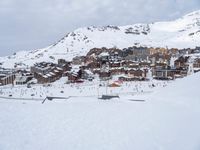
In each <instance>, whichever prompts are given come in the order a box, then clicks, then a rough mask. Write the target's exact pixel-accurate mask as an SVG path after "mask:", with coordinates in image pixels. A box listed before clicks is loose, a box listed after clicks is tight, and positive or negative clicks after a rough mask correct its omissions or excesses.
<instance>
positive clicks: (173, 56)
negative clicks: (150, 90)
mask: <svg viewBox="0 0 200 150" xmlns="http://www.w3.org/2000/svg"><path fill="white" fill-rule="evenodd" d="M198 71H200V47H196V48H194V49H190V48H188V49H175V48H173V49H166V48H147V47H129V48H125V49H123V50H121V49H117V48H110V49H107V48H93V49H91V50H90V51H89V52H88V53H87V55H86V56H77V57H74V58H73V59H72V61H66V60H64V59H58V62H57V63H52V62H37V63H35V64H34V65H33V66H31V67H30V68H24V69H17V68H13V69H6V68H1V78H0V83H1V93H0V94H1V96H5V97H8V98H9V97H13V98H22V97H24V95H23V94H22V95H21V96H19V97H15V95H13V93H12V92H11V91H9V90H8V91H6V92H4V90H3V89H4V88H5V87H8V89H9V87H12V88H15V87H17V89H20V88H21V87H22V89H23V90H22V91H21V92H22V93H24V92H25V91H27V90H25V89H26V88H30V89H32V88H34V87H35V86H37V87H38V86H49V87H51V86H52V85H54V86H56V85H55V84H53V83H54V82H57V81H59V80H61V81H62V84H63V87H64V85H65V84H69V85H71V86H77V87H84V86H85V85H88V84H91V85H94V84H95V85H96V87H98V86H108V87H110V88H109V89H110V90H112V91H115V89H119V87H121V86H123V85H124V84H127V83H128V82H129V84H132V85H133V86H136V85H137V84H136V83H138V84H141V85H142V84H143V83H149V87H155V86H156V85H155V84H154V83H152V82H157V81H158V82H159V81H160V84H161V83H166V82H168V81H172V80H175V79H177V78H183V77H186V76H187V75H191V74H193V73H196V72H198ZM102 83H103V84H102ZM135 84H136V85H135ZM117 87H118V88H117ZM54 88H55V87H54ZM124 88H125V87H124ZM141 88H142V87H141ZM142 91H143V90H142ZM65 92H67V93H66V94H64V93H65ZM82 92H83V93H82V94H84V91H82ZM94 92H96V96H98V93H97V92H98V90H97V89H96V91H93V92H92V93H91V94H92V95H91V96H94V94H95V93H94ZM121 92H122V93H124V92H125V91H121ZM128 92H129V93H131V91H128ZM140 92H141V91H140ZM17 93H18V92H17ZM60 93H63V94H61V95H67V96H75V95H70V94H71V93H68V89H67V88H64V89H62V90H60ZM122 93H120V92H119V93H116V91H115V94H117V95H118V94H122ZM133 93H135V91H133ZM29 94H30V95H29V96H28V95H27V96H28V97H26V98H32V99H34V97H35V95H36V93H34V92H32V93H29ZM38 94H39V93H38ZM124 94H125V93H124ZM52 95H53V93H52V94H51V96H52ZM86 95H88V94H86ZM46 96H48V95H46ZM49 96H50V95H49ZM37 98H44V95H42V93H41V95H40V96H39V97H38V96H37Z"/></svg>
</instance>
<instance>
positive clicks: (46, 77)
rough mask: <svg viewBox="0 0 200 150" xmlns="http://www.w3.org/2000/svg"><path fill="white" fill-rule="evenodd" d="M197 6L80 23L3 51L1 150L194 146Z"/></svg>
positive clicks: (199, 78)
mask: <svg viewBox="0 0 200 150" xmlns="http://www.w3.org/2000/svg"><path fill="white" fill-rule="evenodd" d="M199 85H200V11H195V12H192V13H190V14H187V15H185V16H183V17H181V18H179V19H177V20H174V21H168V22H155V23H151V24H134V25H128V26H103V27H94V26H90V27H84V28H79V29H77V30H75V31H73V32H70V33H68V34H67V35H66V36H65V37H63V38H62V39H61V40H59V41H58V42H56V43H54V44H52V45H50V46H48V47H46V48H44V49H36V50H31V51H19V52H16V53H14V54H13V55H11V56H6V57H0V150H43V149H45V150H55V149H58V150H123V149H125V150H133V149H136V150H199V149H200V144H199V143H200V111H199V110H200V109H199V108H200V92H199Z"/></svg>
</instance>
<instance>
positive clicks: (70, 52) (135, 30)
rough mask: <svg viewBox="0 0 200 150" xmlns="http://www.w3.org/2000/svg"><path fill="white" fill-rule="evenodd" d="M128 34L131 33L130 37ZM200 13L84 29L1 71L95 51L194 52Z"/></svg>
mask: <svg viewBox="0 0 200 150" xmlns="http://www.w3.org/2000/svg"><path fill="white" fill-rule="evenodd" d="M127 32H128V33H127ZM199 37H200V11H195V12H192V13H190V14H188V15H185V16H183V17H182V18H179V19H177V20H174V21H168V22H156V23H152V24H134V25H128V26H121V27H117V26H115V27H114V26H106V27H94V26H91V27H85V28H79V29H77V30H75V31H74V32H71V33H68V34H67V35H66V36H65V37H63V38H62V39H61V40H60V41H58V42H56V43H55V44H53V45H51V46H49V47H47V48H43V49H38V50H33V51H22V52H17V53H16V54H15V55H12V56H9V57H2V58H0V63H2V67H5V68H13V67H14V65H15V64H19V65H18V67H19V68H23V67H30V66H31V65H33V64H34V63H35V62H41V61H51V62H57V59H59V58H63V59H66V60H71V59H72V58H73V57H75V56H80V55H86V54H87V52H89V50H90V49H92V48H101V47H107V48H112V47H117V48H127V47H130V46H148V47H166V46H167V47H168V48H194V47H196V46H200V44H199V43H200V38H199Z"/></svg>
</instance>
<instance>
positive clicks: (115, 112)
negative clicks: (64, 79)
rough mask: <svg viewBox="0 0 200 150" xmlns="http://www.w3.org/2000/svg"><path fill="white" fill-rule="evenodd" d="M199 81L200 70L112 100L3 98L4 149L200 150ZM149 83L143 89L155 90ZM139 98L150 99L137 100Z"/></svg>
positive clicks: (0, 133)
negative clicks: (168, 82) (43, 101)
mask: <svg viewBox="0 0 200 150" xmlns="http://www.w3.org/2000/svg"><path fill="white" fill-rule="evenodd" d="M199 84H200V74H199V73H197V74H194V75H191V76H188V77H187V78H184V79H179V80H176V81H175V82H173V83H170V84H168V86H167V87H163V88H160V87H159V88H155V89H154V90H153V92H150V93H145V94H139V95H138V94H130V93H129V94H128V93H127V94H122V95H121V96H120V99H112V100H107V101H103V100H99V99H98V98H97V97H96V96H93V97H92V96H88V97H81V95H80V97H71V98H70V99H67V100H57V101H46V102H45V103H44V104H41V101H16V100H11V99H10V100H5V99H2V98H1V99H0V150H55V149H57V150H124V149H125V150H133V149H136V150H199V149H200V109H199V108H200V92H199ZM145 85H147V86H145V87H147V88H144V89H145V90H144V91H143V92H145V91H149V89H152V88H148V84H145ZM127 86H128V85H127ZM133 87H135V86H131V87H130V88H126V89H127V90H130V91H131V90H133V89H132V88H133ZM31 89H32V88H31ZM31 89H30V90H31ZM63 89H64V90H68V89H65V88H63ZM72 89H73V88H72ZM85 89H87V88H85ZM91 89H92V88H91ZM91 89H90V90H91ZM142 89H143V88H142ZM18 90H19V91H20V89H18ZM32 90H33V89H32ZM41 90H44V91H45V90H46V89H41ZM59 90H60V89H59ZM79 90H80V89H79ZM12 91H15V90H12ZM16 91H17V90H16ZM36 91H37V90H36ZM47 91H50V90H47ZM3 92H4V91H2V93H3ZM6 92H8V93H7V94H9V91H6ZM6 92H5V93H6ZM57 92H58V91H57ZM82 92H83V91H82ZM91 92H92V90H91V91H90V93H91ZM122 92H123V91H122ZM2 93H1V94H2ZM17 93H18V92H16V93H12V94H15V95H17ZM27 93H28V92H27ZM55 93H56V89H55ZM58 93H60V92H58ZM77 93H80V91H79V92H77ZM140 93H141V91H140ZM61 94H65V96H67V92H66V91H64V93H61ZM91 94H93V93H91ZM38 95H39V94H38ZM137 99H144V100H145V101H132V100H137Z"/></svg>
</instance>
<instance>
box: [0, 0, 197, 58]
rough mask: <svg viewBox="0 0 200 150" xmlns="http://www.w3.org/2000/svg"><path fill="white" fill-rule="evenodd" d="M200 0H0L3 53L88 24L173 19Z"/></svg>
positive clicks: (40, 44) (43, 42) (37, 45)
mask: <svg viewBox="0 0 200 150" xmlns="http://www.w3.org/2000/svg"><path fill="white" fill-rule="evenodd" d="M198 9H200V0H0V56H4V55H10V54H12V53H14V52H16V51H20V50H32V49H37V48H43V47H46V46H48V45H50V44H52V43H54V42H55V41H57V40H59V39H60V38H62V37H63V36H64V35H65V34H66V33H67V32H70V31H73V30H74V29H76V28H79V27H84V26H90V25H95V26H102V25H127V24H134V23H149V22H154V21H162V20H172V19H175V18H178V17H180V16H182V15H185V14H187V13H189V12H192V11H194V10H198Z"/></svg>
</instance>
